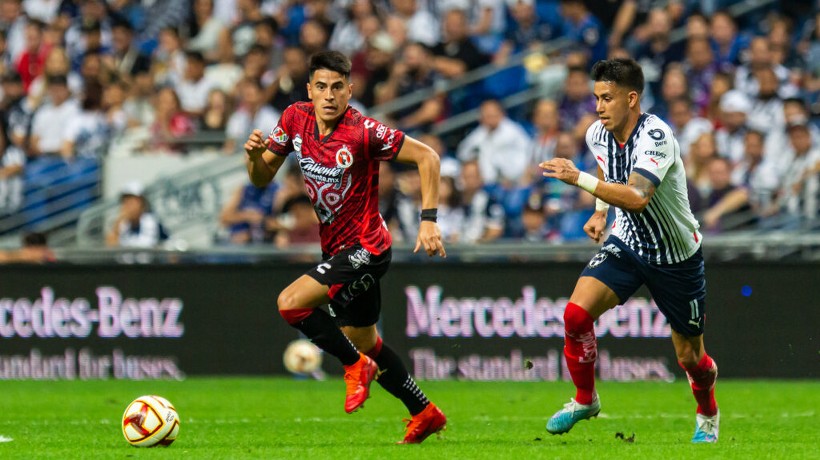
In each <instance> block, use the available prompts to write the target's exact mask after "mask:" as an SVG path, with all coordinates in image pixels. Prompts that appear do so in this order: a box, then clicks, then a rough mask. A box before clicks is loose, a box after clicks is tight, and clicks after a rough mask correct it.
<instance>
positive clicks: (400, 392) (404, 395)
mask: <svg viewBox="0 0 820 460" xmlns="http://www.w3.org/2000/svg"><path fill="white" fill-rule="evenodd" d="M334 311H336V309H334ZM343 311H344V315H340V314H339V313H337V321H338V322H340V323H343V324H344V325H342V326H341V327H342V331H343V332H344V333H345V335H346V336H347V337H348V338H350V340H351V341H352V342H353V344H354V345H355V346H356V348H358V349H359V350H361V351H362V352H363V353H365V354H366V355H367V356H369V357H371V358H373V359H374V360H375V361H376V363H377V364H378V366H379V378H378V380H377V382H378V383H379V385H381V386H382V388H384V389H385V390H387V392H389V393H390V394H392V395H393V396H395V397H396V398H397V399H399V400H400V401H401V402H402V403H403V404H404V405H405V407H407V410H408V411H409V412H410V415H411V418H410V422H409V423H408V425H407V433H406V435H405V438H404V440H403V441H402V443H408V444H416V443H420V442H422V441H424V440H425V439H426V438H427V437H428V436H430V435H431V434H433V433H436V432H438V431H441V430H442V429H444V426H445V424H446V423H447V419H446V417H445V416H444V414H443V413H442V412H441V410H439V408H438V407H436V405H435V404H433V403H431V402H430V401H429V400H428V399H427V396H425V394H424V392H422V391H421V389H420V388H419V387H418V385H417V384H416V381H415V380H414V379H413V377H412V376H410V372H408V370H407V367H406V366H405V365H404V362H402V360H401V358H400V357H399V355H398V354H397V353H396V352H395V351H393V349H392V348H390V347H389V346H388V345H387V344H386V343H384V341H383V340H382V338H381V337H380V336H379V333H378V330H377V329H376V322H377V321H378V318H379V314H380V311H381V288H380V286H379V284H378V282H377V283H376V284H375V285H374V286H372V287H371V288H370V289H368V290H367V291H366V292H364V293H362V294H360V295H359V296H358V297H356V298H355V299H354V300H353V301H351V302H350V304H348V305H347V306H346V307H344V309H343Z"/></svg>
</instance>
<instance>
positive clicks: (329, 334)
mask: <svg viewBox="0 0 820 460" xmlns="http://www.w3.org/2000/svg"><path fill="white" fill-rule="evenodd" d="M291 326H293V327H295V328H296V329H299V330H300V331H302V333H303V334H305V335H306V336H307V337H308V338H309V339H310V341H311V342H313V343H314V344H316V346H317V347H319V348H321V349H322V350H324V351H326V352H327V353H330V354H331V355H333V356H335V357H337V358H339V361H341V362H342V364H343V365H345V366H349V365H351V364H355V363H356V361H358V360H359V351H358V350H356V347H354V346H353V344H352V343H351V342H350V340H349V339H348V338H347V336H345V335H344V334H343V333H342V331H341V330H340V329H339V327H338V326H336V322H335V321H333V318H331V317H330V315H328V314H327V312H326V311H324V310H322V309H321V308H314V309H313V313H311V314H310V315H309V316H308V317H307V318H305V319H303V320H301V321H298V322H296V323H294V324H291Z"/></svg>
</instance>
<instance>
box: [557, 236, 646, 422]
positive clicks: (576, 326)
mask: <svg viewBox="0 0 820 460" xmlns="http://www.w3.org/2000/svg"><path fill="white" fill-rule="evenodd" d="M612 240H613V238H611V237H610V239H608V240H607V242H606V243H605V244H604V246H603V247H602V248H601V250H600V252H599V253H598V254H596V255H595V257H593V258H592V260H591V261H590V263H589V264H588V265H587V267H586V268H585V269H584V271H583V272H582V273H581V277H580V278H578V282H577V284H576V285H575V289H574V290H573V292H572V295H571V296H570V299H569V303H568V304H567V307H566V309H565V310H564V357H565V358H566V362H567V369H568V370H569V373H570V376H571V377H572V383H573V384H575V388H576V393H575V398H573V399H571V400H570V402H569V403H567V404H565V405H564V407H563V408H562V409H561V410H559V411H558V412H556V413H555V414H554V415H553V416H552V417H551V418H550V419H549V421H548V422H547V431H549V432H550V433H552V434H563V433H566V432H568V431H569V430H570V429H571V428H572V427H573V426H574V425H575V424H576V423H577V422H579V421H581V420H584V419H588V418H591V417H594V416H596V415H598V413H599V412H600V410H601V402H600V400H599V398H598V394H597V392H596V391H595V361H596V358H597V356H598V340H597V338H596V337H595V330H594V325H593V322H594V321H595V320H596V319H597V318H598V317H599V316H601V315H602V314H603V313H604V312H605V311H607V310H609V309H611V308H613V307H615V306H616V305H618V304H619V303H621V301H624V300H626V299H628V298H629V297H630V296H631V295H632V294H633V293H634V292H635V290H637V289H638V287H640V285H641V280H640V278H639V277H638V276H637V272H636V270H635V269H634V266H633V264H634V261H633V260H632V256H631V255H630V254H629V253H627V251H626V250H625V249H622V248H620V247H618V246H617V245H616V244H615V243H614V242H613V241H612Z"/></svg>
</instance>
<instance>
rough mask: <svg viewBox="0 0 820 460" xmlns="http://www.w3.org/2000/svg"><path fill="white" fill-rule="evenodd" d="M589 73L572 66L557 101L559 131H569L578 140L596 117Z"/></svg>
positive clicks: (581, 138) (582, 137)
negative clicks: (559, 117)
mask: <svg viewBox="0 0 820 460" xmlns="http://www.w3.org/2000/svg"><path fill="white" fill-rule="evenodd" d="M590 85H591V83H590V81H589V73H588V72H587V71H586V69H583V68H581V67H572V68H570V69H569V70H568V72H567V78H566V80H565V81H564V92H563V94H562V95H561V99H560V102H559V103H558V111H559V112H560V113H561V131H569V132H572V133H573V134H574V135H575V139H576V140H578V141H579V142H580V141H581V140H583V139H584V136H585V135H586V131H587V128H589V126H590V125H591V124H592V123H593V122H594V121H595V120H596V119H597V118H598V114H597V112H596V111H595V96H594V95H593V94H592V88H591V86H590Z"/></svg>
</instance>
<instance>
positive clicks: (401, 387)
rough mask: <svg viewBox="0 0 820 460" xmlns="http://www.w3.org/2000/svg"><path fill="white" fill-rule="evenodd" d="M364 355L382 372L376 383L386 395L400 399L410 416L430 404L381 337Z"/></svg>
mask: <svg viewBox="0 0 820 460" xmlns="http://www.w3.org/2000/svg"><path fill="white" fill-rule="evenodd" d="M366 354H367V355H368V356H370V357H371V358H373V359H374V360H375V361H376V364H378V365H379V370H381V371H382V374H381V375H380V376H379V379H378V380H376V381H377V382H379V385H381V386H382V388H384V389H385V390H387V392H388V393H390V394H391V395H393V396H395V397H396V398H398V399H400V400H401V402H402V403H404V406H405V407H407V410H409V411H410V414H411V415H416V414H418V413H420V412H421V411H423V410H424V408H425V407H427V405H428V404H430V400H428V399H427V396H425V395H424V393H423V392H422V391H421V389H420V388H419V387H418V385H416V381H415V380H413V377H410V373H409V372H407V368H406V367H404V363H402V361H401V358H399V355H397V354H396V352H394V351H393V350H392V349H391V348H390V347H388V346H387V345H385V344H384V342H382V339H381V337H379V339H378V341H377V342H376V346H375V347H373V349H372V350H370V351H368V352H367V353H366Z"/></svg>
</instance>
